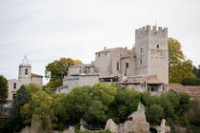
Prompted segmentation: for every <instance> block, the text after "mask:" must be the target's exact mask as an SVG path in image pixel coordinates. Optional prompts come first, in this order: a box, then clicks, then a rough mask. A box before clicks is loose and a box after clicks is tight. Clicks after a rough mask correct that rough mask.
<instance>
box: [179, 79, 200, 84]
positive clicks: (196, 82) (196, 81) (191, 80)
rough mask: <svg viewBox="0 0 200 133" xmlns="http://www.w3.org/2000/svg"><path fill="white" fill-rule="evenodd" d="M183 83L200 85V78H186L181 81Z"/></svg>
mask: <svg viewBox="0 0 200 133" xmlns="http://www.w3.org/2000/svg"><path fill="white" fill-rule="evenodd" d="M181 84H182V85H192V86H200V79H199V78H184V79H183V80H182V81H181Z"/></svg>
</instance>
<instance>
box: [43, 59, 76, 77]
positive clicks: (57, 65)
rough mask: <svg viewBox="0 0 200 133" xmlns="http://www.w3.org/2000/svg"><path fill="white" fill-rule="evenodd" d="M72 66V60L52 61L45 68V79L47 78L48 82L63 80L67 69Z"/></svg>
mask: <svg viewBox="0 0 200 133" xmlns="http://www.w3.org/2000/svg"><path fill="white" fill-rule="evenodd" d="M72 65H74V60H73V59H71V58H60V59H59V60H54V61H53V62H51V63H49V64H48V65H47V66H46V70H45V77H46V78H49V79H50V81H52V80H57V79H59V80H60V79H61V80H62V79H63V78H64V76H65V75H67V72H68V68H69V67H70V66H72Z"/></svg>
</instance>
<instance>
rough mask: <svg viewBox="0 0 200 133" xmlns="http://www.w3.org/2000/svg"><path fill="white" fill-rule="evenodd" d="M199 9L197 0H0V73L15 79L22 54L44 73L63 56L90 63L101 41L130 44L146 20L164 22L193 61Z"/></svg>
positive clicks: (109, 44)
mask: <svg viewBox="0 0 200 133" xmlns="http://www.w3.org/2000/svg"><path fill="white" fill-rule="evenodd" d="M199 15H200V1H199V0H0V75H4V76H5V77H6V78H7V79H16V78H17V76H18V66H19V64H20V63H21V62H22V59H23V58H24V56H25V55H27V57H28V59H29V62H30V64H31V65H32V72H34V73H37V74H41V75H43V76H44V71H45V66H46V65H47V64H48V63H51V62H53V61H54V60H57V59H59V58H61V57H66V58H73V59H79V60H81V61H82V62H83V63H90V62H91V61H92V60H94V57H95V56H94V53H95V52H97V51H100V50H102V49H103V48H104V47H107V48H112V47H128V48H132V47H133V46H134V43H135V30H136V29H138V28H141V27H143V26H146V25H152V26H153V25H157V26H161V27H167V28H168V36H169V37H173V38H175V39H177V40H178V41H179V42H180V43H181V45H182V51H183V53H184V55H185V56H186V58H187V59H190V60H192V61H193V64H194V65H196V66H197V65H199V64H200V59H199V57H200V52H199V50H200V41H199V39H200V16H199ZM45 82H47V81H46V80H45Z"/></svg>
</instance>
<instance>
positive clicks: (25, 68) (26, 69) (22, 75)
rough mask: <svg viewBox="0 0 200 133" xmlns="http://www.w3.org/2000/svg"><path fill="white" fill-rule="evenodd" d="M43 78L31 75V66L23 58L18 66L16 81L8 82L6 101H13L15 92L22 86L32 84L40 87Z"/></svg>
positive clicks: (25, 58)
mask: <svg viewBox="0 0 200 133" xmlns="http://www.w3.org/2000/svg"><path fill="white" fill-rule="evenodd" d="M42 80H43V76H41V75H37V74H33V73H31V65H30V64H29V63H28V59H27V57H26V56H25V57H24V59H23V60H22V63H21V64H20V65H19V71H18V79H10V80H8V98H7V100H13V97H14V96H15V94H16V91H17V90H18V89H19V88H20V87H21V86H22V85H28V84H30V83H34V84H37V85H39V86H40V87H42Z"/></svg>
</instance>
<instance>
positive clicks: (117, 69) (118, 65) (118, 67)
mask: <svg viewBox="0 0 200 133" xmlns="http://www.w3.org/2000/svg"><path fill="white" fill-rule="evenodd" d="M117 71H119V62H117Z"/></svg>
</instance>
